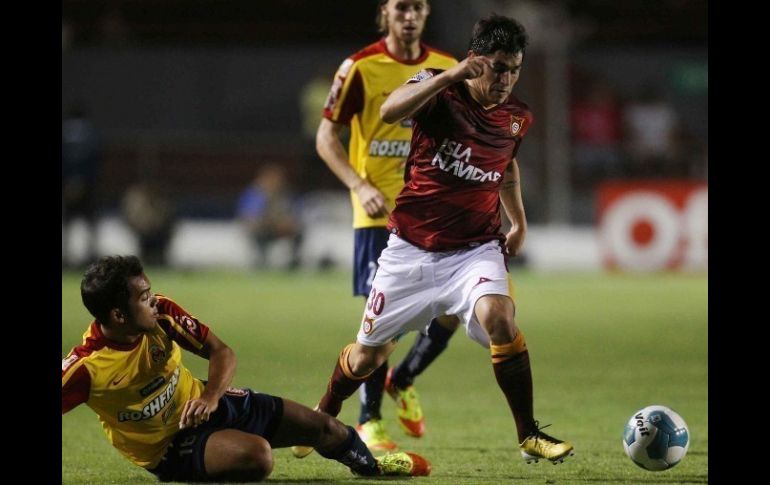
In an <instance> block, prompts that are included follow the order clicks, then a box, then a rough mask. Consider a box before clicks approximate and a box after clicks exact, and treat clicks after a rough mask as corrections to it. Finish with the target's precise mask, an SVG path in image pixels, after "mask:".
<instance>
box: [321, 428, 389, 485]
mask: <svg viewBox="0 0 770 485" xmlns="http://www.w3.org/2000/svg"><path fill="white" fill-rule="evenodd" d="M346 428H347V430H348V436H347V438H346V439H345V441H343V442H342V443H341V444H340V445H339V446H337V447H335V448H334V449H331V450H322V449H320V448H319V449H318V453H319V454H320V455H321V456H323V457H324V458H329V459H331V460H337V461H338V462H340V463H342V464H343V465H345V466H347V467H348V468H350V470H351V471H352V472H353V473H355V474H357V475H365V476H372V475H377V474H379V469H378V466H377V461H376V460H375V459H374V456H372V452H371V451H369V448H367V447H366V445H365V444H364V442H363V441H361V438H360V437H359V436H358V433H357V432H356V430H354V429H353V428H352V427H351V426H346Z"/></svg>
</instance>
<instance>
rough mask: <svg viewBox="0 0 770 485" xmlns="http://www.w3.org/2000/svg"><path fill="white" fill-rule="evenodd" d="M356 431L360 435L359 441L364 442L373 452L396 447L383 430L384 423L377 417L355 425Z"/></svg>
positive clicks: (390, 449)
mask: <svg viewBox="0 0 770 485" xmlns="http://www.w3.org/2000/svg"><path fill="white" fill-rule="evenodd" d="M356 431H358V435H359V436H360V437H361V441H363V442H364V443H366V446H367V448H369V449H370V450H371V451H372V452H373V453H374V452H377V451H393V450H397V449H398V445H397V444H396V443H394V442H393V440H392V439H390V436H389V435H388V432H387V431H386V430H385V423H383V422H382V421H381V420H379V419H370V420H369V421H367V422H365V423H364V424H359V425H358V426H356Z"/></svg>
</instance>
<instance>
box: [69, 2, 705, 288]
mask: <svg viewBox="0 0 770 485" xmlns="http://www.w3.org/2000/svg"><path fill="white" fill-rule="evenodd" d="M375 5H376V1H375V0H367V1H362V0H356V1H347V2H340V1H330V0H316V1H310V0H283V1H281V2H253V1H245V0H232V1H214V0H184V1H182V0H166V1H163V2H159V1H152V0H121V1H117V0H112V1H95V0H64V1H63V10H62V155H63V184H62V188H63V195H65V196H66V195H67V194H68V193H69V191H71V190H74V191H77V190H78V189H73V188H72V187H69V188H65V178H66V176H68V175H72V173H71V172H73V169H71V167H72V166H76V165H77V164H78V163H81V162H82V160H84V159H88V161H87V162H85V163H86V164H88V166H90V167H91V169H88V170H89V171H88V173H86V174H85V175H83V174H77V173H75V174H74V177H75V178H77V176H78V175H82V176H83V177H84V179H85V180H88V181H89V182H88V183H87V184H86V186H87V187H86V189H85V190H88V189H92V190H91V193H90V194H89V197H91V199H90V204H88V205H89V206H90V208H88V207H87V208H85V209H84V208H83V207H82V206H77V205H76V206H72V205H71V204H67V203H66V202H67V201H65V204H64V209H63V212H62V262H63V267H64V266H80V265H82V264H83V263H84V262H85V261H87V260H89V259H90V258H92V257H93V255H97V254H111V253H116V252H119V253H127V252H131V253H139V254H141V253H142V252H145V253H148V254H143V256H144V257H145V260H149V261H150V262H152V263H154V264H158V265H166V266H169V267H171V268H196V267H229V268H253V269H255V270H258V269H259V268H260V267H270V268H276V267H282V266H285V265H288V264H289V263H290V260H291V255H290V252H291V251H290V244H289V243H288V242H286V243H285V244H284V243H279V244H277V245H275V246H274V247H272V248H271V249H270V251H268V252H267V253H266V254H265V255H264V257H263V256H262V255H261V253H260V252H259V251H257V248H255V246H254V245H253V244H251V243H250V241H249V239H248V237H247V236H246V233H245V231H244V229H243V227H242V225H241V224H239V223H238V221H237V220H236V217H235V215H236V207H237V205H238V200H239V197H240V194H241V193H242V191H243V190H244V189H246V187H247V186H248V185H249V184H250V183H251V181H252V180H253V179H254V178H255V175H256V174H257V173H258V172H259V171H260V169H261V168H263V167H265V166H268V165H274V164H278V165H280V166H282V167H284V169H285V171H286V175H287V181H288V188H289V189H290V190H291V193H292V196H293V198H292V200H293V201H295V202H296V207H297V211H298V212H297V216H296V217H297V219H298V221H299V222H300V224H301V228H302V233H303V236H304V237H303V239H302V243H301V247H300V252H299V262H298V263H299V264H300V265H301V267H304V268H319V267H321V268H326V267H339V268H343V269H344V268H348V267H349V266H350V264H351V251H352V230H351V228H350V217H351V216H350V208H349V199H348V195H347V191H345V190H343V186H342V184H341V183H339V182H338V181H337V180H336V178H335V177H334V176H333V174H332V173H331V172H330V171H329V170H328V169H327V167H326V166H325V164H324V163H323V161H321V159H320V158H318V157H317V155H316V154H315V150H314V141H313V137H314V132H315V128H316V126H317V123H318V121H319V119H320V110H321V106H322V104H323V102H324V99H325V96H326V93H327V90H328V87H329V85H330V83H331V79H332V76H333V73H334V71H335V70H336V68H337V66H338V65H339V63H340V62H341V61H342V60H343V59H344V58H345V57H346V56H347V55H349V54H351V53H352V52H354V51H356V50H357V49H359V48H361V47H362V46H364V45H366V44H368V43H370V42H372V41H374V40H375V39H376V38H377V34H376V29H375V25H374V12H375ZM431 5H432V14H431V17H430V18H429V21H428V27H427V32H426V35H425V37H424V40H425V41H426V42H428V43H430V44H432V45H434V46H436V47H439V48H441V49H443V50H446V51H448V52H450V53H452V54H454V55H456V56H458V57H460V58H462V57H464V53H465V51H466V47H467V46H466V42H467V39H468V37H469V35H470V31H471V27H472V25H473V23H474V21H475V20H476V19H477V18H479V17H480V16H483V15H486V14H488V13H489V12H491V11H495V12H497V13H501V14H507V15H511V16H514V17H516V18H518V19H519V20H520V21H521V22H522V23H523V24H524V25H525V27H526V28H527V29H528V31H529V33H530V38H531V46H530V48H529V49H528V51H527V59H526V63H525V66H524V71H523V74H522V78H521V80H520V82H519V84H518V86H517V88H516V94H517V96H519V97H520V98H521V99H523V100H525V101H526V102H527V103H528V104H529V105H530V107H531V108H532V110H533V112H534V114H535V125H534V126H533V129H532V130H530V133H529V135H528V136H527V139H526V141H525V142H524V144H523V146H522V150H521V152H520V153H519V158H520V163H521V167H522V171H523V176H522V177H523V182H522V184H523V191H524V198H525V205H526V208H527V214H528V218H529V220H530V234H529V238H528V241H527V244H526V246H525V251H524V255H523V257H522V258H521V259H520V261H519V263H520V264H522V265H525V266H527V267H529V268H531V269H533V270H572V269H578V270H601V269H613V268H616V269H622V270H629V271H657V270H663V269H669V270H670V269H674V270H686V271H693V270H694V271H696V272H701V273H702V272H705V271H707V264H708V202H707V200H708V195H707V194H708V192H707V176H708V48H707V2H706V1H705V0H661V1H656V2H648V1H643V0H624V1H622V2H607V1H596V0H575V1H573V0H562V1H558V0H554V1H527V0H523V1H505V0H453V1H451V2H449V1H445V0H434V1H432V2H431ZM89 157H90V158H89ZM73 160H74V161H73ZM68 164H69V165H68ZM74 171H75V172H77V170H76V169H75V170H74ZM80 189H82V187H81V188H80ZM146 207H152V208H153V210H152V211H151V212H152V214H154V217H153V218H151V219H152V220H147V218H146V217H145V218H143V217H137V213H139V214H141V213H142V211H143V210H144V208H146ZM89 221H91V224H90V225H89ZM91 236H93V238H91ZM150 252H152V254H149V253H150Z"/></svg>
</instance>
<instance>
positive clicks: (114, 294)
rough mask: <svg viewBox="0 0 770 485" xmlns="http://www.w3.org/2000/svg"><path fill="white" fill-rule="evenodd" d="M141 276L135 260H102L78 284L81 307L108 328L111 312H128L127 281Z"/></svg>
mask: <svg viewBox="0 0 770 485" xmlns="http://www.w3.org/2000/svg"><path fill="white" fill-rule="evenodd" d="M143 272H144V268H143V267H142V263H141V262H140V261H139V258H137V257H136V256H104V257H103V258H100V259H99V260H98V261H97V262H95V263H93V264H91V265H90V266H89V267H88V269H86V272H85V274H84V275H83V280H82V281H81V282H80V297H81V298H82V299H83V305H85V307H86V308H87V309H88V311H89V312H90V313H91V315H93V316H94V318H96V320H97V321H98V322H99V323H101V324H102V325H109V322H110V319H109V315H110V311H111V310H112V309H113V308H119V309H121V310H122V311H124V312H128V300H129V296H130V291H129V289H128V279H129V278H131V277H134V276H139V275H141V274H142V273H143Z"/></svg>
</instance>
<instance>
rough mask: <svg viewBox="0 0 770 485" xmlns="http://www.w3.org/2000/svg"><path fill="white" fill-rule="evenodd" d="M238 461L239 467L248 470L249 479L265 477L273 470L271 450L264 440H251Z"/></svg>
mask: <svg viewBox="0 0 770 485" xmlns="http://www.w3.org/2000/svg"><path fill="white" fill-rule="evenodd" d="M240 461H241V463H240V467H239V468H241V469H242V470H244V471H246V470H248V475H249V478H250V479H251V480H255V481H260V480H264V479H266V478H267V477H268V476H269V475H270V474H271V473H272V472H273V450H272V448H271V447H270V443H268V442H267V441H265V440H261V441H254V442H252V443H251V445H250V446H248V447H247V448H246V449H244V452H243V454H242V456H241V457H240Z"/></svg>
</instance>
